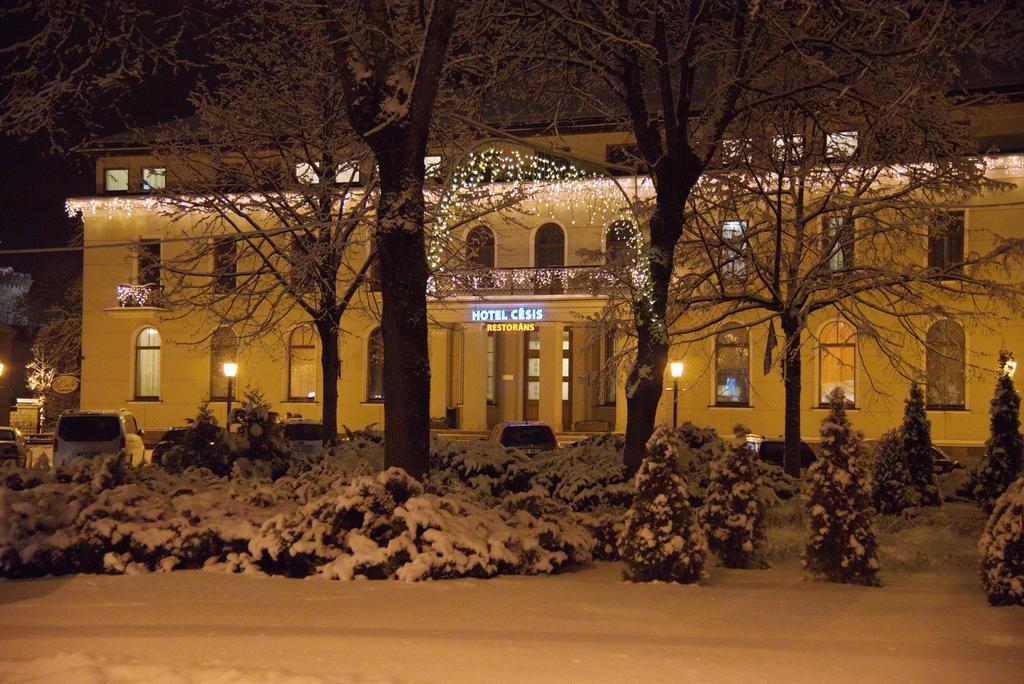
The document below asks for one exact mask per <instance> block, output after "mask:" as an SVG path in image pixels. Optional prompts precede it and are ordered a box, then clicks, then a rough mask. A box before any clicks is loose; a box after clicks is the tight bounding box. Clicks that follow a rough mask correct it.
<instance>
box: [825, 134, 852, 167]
mask: <svg viewBox="0 0 1024 684" xmlns="http://www.w3.org/2000/svg"><path fill="white" fill-rule="evenodd" d="M857 144H858V139H857V131H839V132H838V133H826V134H825V160H826V161H842V160H845V159H852V158H853V155H855V154H856V153H857Z"/></svg>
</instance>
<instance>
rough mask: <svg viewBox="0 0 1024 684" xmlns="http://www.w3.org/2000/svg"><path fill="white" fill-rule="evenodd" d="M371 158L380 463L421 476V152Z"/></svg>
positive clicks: (424, 433) (426, 461)
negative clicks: (375, 189)
mask: <svg viewBox="0 0 1024 684" xmlns="http://www.w3.org/2000/svg"><path fill="white" fill-rule="evenodd" d="M395 156H396V157H398V159H393V160H389V159H388V158H387V155H380V156H378V163H379V164H380V168H381V174H380V180H381V190H380V201H379V204H378V212H379V215H378V223H377V225H378V229H377V259H378V260H379V263H380V292H381V334H382V338H383V342H384V466H385V467H386V468H392V467H395V468H403V469H404V470H405V471H406V472H408V473H409V474H410V475H412V476H413V477H415V478H417V479H420V480H422V479H423V478H424V477H425V476H426V474H427V471H428V470H429V467H430V357H429V354H428V352H427V276H428V272H427V255H426V245H425V244H424V234H423V166H422V161H420V162H419V165H417V164H416V162H415V161H413V160H417V159H419V160H422V156H423V155H422V154H419V155H418V156H417V155H413V154H401V153H400V152H399V153H398V154H396V155H395Z"/></svg>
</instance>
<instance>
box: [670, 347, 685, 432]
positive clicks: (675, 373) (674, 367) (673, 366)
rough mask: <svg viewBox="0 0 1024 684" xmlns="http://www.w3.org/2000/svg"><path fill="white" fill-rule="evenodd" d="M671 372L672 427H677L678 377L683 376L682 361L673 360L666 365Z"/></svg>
mask: <svg viewBox="0 0 1024 684" xmlns="http://www.w3.org/2000/svg"><path fill="white" fill-rule="evenodd" d="M668 367H669V371H670V372H671V373H672V427H673V428H677V427H679V378H681V377H683V362H682V361H673V362H672V363H670V364H669V365H668Z"/></svg>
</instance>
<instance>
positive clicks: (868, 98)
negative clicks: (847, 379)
mask: <svg viewBox="0 0 1024 684" xmlns="http://www.w3.org/2000/svg"><path fill="white" fill-rule="evenodd" d="M780 85H781V84H780ZM944 85H945V84H944V83H942V82H941V81H932V82H928V81H926V80H924V78H923V77H921V76H919V77H918V78H916V79H914V81H913V82H911V81H903V82H900V79H897V78H891V79H889V78H875V77H874V76H871V77H868V78H865V79H863V80H862V81H861V82H859V83H858V84H856V85H854V86H853V87H851V88H850V89H848V90H847V93H846V97H844V98H843V99H842V100H841V101H839V104H838V105H837V101H836V100H834V99H832V98H830V97H828V96H827V94H826V95H825V96H824V97H819V98H806V97H804V98H801V99H800V100H799V101H797V100H792V101H781V102H777V103H776V104H775V105H774V106H773V107H772V108H771V109H770V110H767V111H765V112H762V113H760V114H759V115H758V116H756V117H750V118H749V119H748V120H746V121H741V122H737V124H736V125H735V126H734V127H733V128H732V129H731V134H733V135H736V136H737V137H736V139H735V140H734V141H733V142H731V143H730V145H729V146H728V152H729V154H728V155H727V156H726V157H725V158H724V159H722V164H721V165H720V166H719V167H718V168H716V169H713V170H709V172H708V173H707V174H706V175H705V177H704V178H703V179H702V180H701V182H700V183H698V184H697V186H696V187H695V188H694V191H693V192H692V193H691V195H690V198H689V202H690V211H689V215H688V221H687V231H686V237H685V238H684V240H683V244H684V245H685V246H684V247H683V248H682V249H681V250H680V254H679V256H680V259H679V262H678V264H677V281H676V286H677V287H678V290H677V292H678V294H677V296H676V297H675V303H676V304H677V308H676V313H677V314H678V322H677V324H676V325H675V326H673V332H674V334H675V335H677V336H678V339H679V340H680V341H693V340H695V339H701V338H707V337H710V336H713V335H714V334H715V333H717V332H718V331H719V330H720V329H721V324H723V323H725V322H726V321H729V322H730V323H732V322H734V321H737V320H738V321H744V322H745V323H746V324H748V325H749V324H763V323H765V322H768V323H769V325H771V326H772V332H771V333H769V340H771V339H773V338H774V322H775V321H776V320H778V322H779V325H780V327H781V330H782V334H783V342H782V347H781V354H780V355H779V356H780V358H781V363H782V375H783V379H784V383H785V396H786V405H785V441H786V446H785V456H784V460H785V466H786V469H787V471H789V472H791V473H794V474H798V473H799V468H800V452H799V449H800V408H801V402H800V397H801V388H802V382H801V378H802V374H801V357H800V350H801V346H802V344H803V343H804V342H806V341H807V340H808V338H809V337H812V336H813V335H814V331H813V330H811V329H809V328H808V322H809V320H810V319H811V317H812V316H813V315H814V314H816V313H818V312H822V311H831V312H833V313H834V314H835V315H836V316H838V317H840V318H841V319H843V320H844V321H845V322H846V323H847V324H848V325H849V328H848V330H850V331H856V333H855V334H856V336H857V342H858V346H857V349H862V348H863V347H864V345H865V344H868V345H873V346H874V347H875V348H876V349H878V350H879V351H880V352H881V353H882V354H883V355H884V356H885V357H886V358H887V359H889V360H890V361H891V363H892V365H893V367H894V368H895V369H896V370H897V371H898V372H901V373H903V374H904V375H905V376H906V377H908V378H913V379H920V375H921V369H920V367H919V364H915V363H914V358H915V356H914V355H912V354H907V353H906V347H907V344H908V338H909V339H910V340H913V339H917V340H919V341H920V342H922V343H923V342H924V331H925V329H926V328H927V326H928V324H929V323H932V322H934V321H935V320H936V319H937V318H947V317H949V318H954V319H961V320H964V319H968V318H977V317H978V316H979V315H982V314H984V315H985V316H991V315H992V308H991V304H992V303H993V302H995V301H999V302H1003V303H1010V302H1015V301H1017V300H1018V299H1019V297H1020V295H1021V294H1022V290H1021V288H1020V287H1019V286H1018V285H1017V284H1015V283H1012V282H1011V281H1009V280H1007V279H1006V278H1005V274H1006V273H1007V272H1008V271H1007V269H1009V268H1011V267H1017V266H1018V265H1019V263H1020V260H1021V257H1022V256H1024V252H1022V251H1021V246H1020V245H1019V244H1018V242H1017V241H1016V240H1011V239H1006V238H1004V237H1001V236H998V235H982V231H981V230H980V229H978V230H977V231H976V232H975V233H974V234H972V236H971V238H972V239H971V244H972V245H973V248H972V250H971V251H968V252H965V251H964V222H963V213H962V207H963V206H964V204H965V203H966V202H967V201H968V200H969V199H970V198H972V197H974V196H976V195H978V194H979V193H981V192H982V191H994V190H998V189H999V188H1000V186H1001V185H1002V184H1000V183H997V182H995V181H990V180H988V179H987V178H986V176H985V174H986V168H985V163H984V160H983V159H982V158H980V156H979V155H978V154H977V153H976V152H977V143H976V141H975V140H974V138H973V137H972V135H971V130H970V127H969V126H965V125H963V124H962V123H960V122H963V121H965V120H966V117H967V115H968V113H969V109H968V108H969V106H970V105H973V104H977V103H978V102H979V101H983V100H984V99H985V98H984V97H982V96H973V95H968V94H962V95H955V94H949V93H947V91H946V89H945V88H944V87H943V86H944ZM981 302H988V303H989V305H988V306H983V305H982V304H981ZM844 330H846V329H845V328H844ZM832 332H835V331H832ZM847 351H848V353H849V354H851V355H852V354H853V348H852V347H850V348H849V349H848V350H847ZM765 353H766V356H767V358H766V362H765V363H766V368H767V367H769V366H770V365H771V364H772V363H773V361H774V357H773V350H772V349H771V347H770V346H769V348H768V349H766V351H765ZM852 361H853V359H852V358H850V359H844V358H840V357H838V356H837V357H836V358H835V359H834V365H837V367H839V369H840V370H841V371H842V370H843V368H842V367H843V366H844V365H845V366H847V367H848V372H849V373H852V365H850V364H851V362H852ZM961 361H962V359H961ZM858 365H859V364H858ZM765 372H767V370H766V371H765ZM835 382H836V383H838V384H839V386H840V388H841V389H842V390H843V391H844V393H845V394H846V396H847V400H848V401H850V400H852V392H853V387H852V386H843V383H844V381H843V380H841V379H839V378H837V379H835ZM830 390H831V387H824V386H823V389H822V392H823V395H822V396H821V397H819V398H818V399H819V401H820V402H821V403H822V404H823V405H824V404H827V402H828V398H827V395H828V392H829V391H830Z"/></svg>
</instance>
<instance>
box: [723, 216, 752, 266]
mask: <svg viewBox="0 0 1024 684" xmlns="http://www.w3.org/2000/svg"><path fill="white" fill-rule="evenodd" d="M746 235H747V222H746V221H739V220H732V221H726V222H724V223H723V224H722V244H723V247H722V274H723V275H724V276H726V277H734V278H743V277H745V276H746V275H747V261H746V259H745V258H744V257H743V253H744V251H745V245H744V243H745V241H746Z"/></svg>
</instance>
